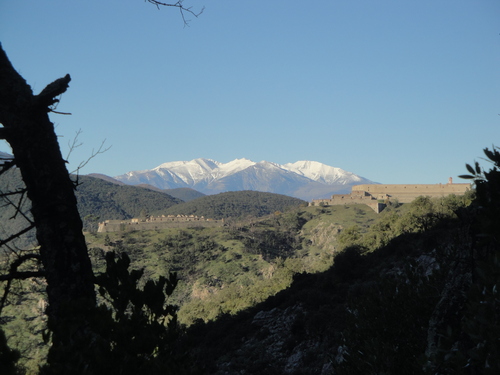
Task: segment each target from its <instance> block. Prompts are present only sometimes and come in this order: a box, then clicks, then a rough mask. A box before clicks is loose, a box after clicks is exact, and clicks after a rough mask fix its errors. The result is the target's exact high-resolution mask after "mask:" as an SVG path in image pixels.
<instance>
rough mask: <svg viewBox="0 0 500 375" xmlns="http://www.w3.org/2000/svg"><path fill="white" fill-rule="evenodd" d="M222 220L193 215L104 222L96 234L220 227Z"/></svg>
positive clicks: (100, 224)
mask: <svg viewBox="0 0 500 375" xmlns="http://www.w3.org/2000/svg"><path fill="white" fill-rule="evenodd" d="M223 225H224V220H215V219H205V218H204V217H203V216H202V217H198V216H195V215H168V216H165V215H162V216H150V217H148V218H146V219H138V218H134V219H131V220H106V221H104V222H102V223H99V227H98V229H97V232H100V233H103V232H128V231H133V230H156V229H167V228H190V227H220V226H223Z"/></svg>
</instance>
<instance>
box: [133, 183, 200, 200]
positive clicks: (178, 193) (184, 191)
mask: <svg viewBox="0 0 500 375" xmlns="http://www.w3.org/2000/svg"><path fill="white" fill-rule="evenodd" d="M134 186H140V187H142V188H144V189H150V190H154V191H159V192H161V193H165V194H168V195H170V196H172V197H174V198H178V199H180V200H181V201H184V202H189V201H192V200H193V199H196V198H200V197H204V196H205V194H203V193H200V192H199V191H196V190H194V189H191V188H176V189H160V188H157V187H154V186H151V185H147V184H140V185H134Z"/></svg>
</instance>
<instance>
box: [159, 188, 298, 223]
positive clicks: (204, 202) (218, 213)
mask: <svg viewBox="0 0 500 375" xmlns="http://www.w3.org/2000/svg"><path fill="white" fill-rule="evenodd" d="M300 205H307V202H305V201H303V200H301V199H297V198H292V197H289V196H287V195H281V194H274V193H263V192H259V191H249V190H244V191H231V192H227V193H220V194H216V195H207V196H205V197H201V198H197V199H194V200H192V201H189V202H186V203H182V204H179V205H177V206H174V207H171V208H170V209H168V210H167V211H166V212H165V213H166V214H169V215H178V214H181V215H197V216H205V217H209V218H212V219H225V218H229V217H243V216H253V217H261V216H265V215H269V214H271V213H274V212H276V211H281V212H283V211H286V210H287V209H289V208H292V207H299V206H300Z"/></svg>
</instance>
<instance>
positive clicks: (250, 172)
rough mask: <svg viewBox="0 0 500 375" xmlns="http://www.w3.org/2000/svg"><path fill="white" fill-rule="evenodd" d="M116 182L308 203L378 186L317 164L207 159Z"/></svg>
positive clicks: (131, 174)
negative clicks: (241, 193)
mask: <svg viewBox="0 0 500 375" xmlns="http://www.w3.org/2000/svg"><path fill="white" fill-rule="evenodd" d="M101 178H102V177H101ZM114 179H115V180H118V181H120V182H122V183H125V184H128V185H140V184H147V185H151V186H154V187H157V188H159V189H176V188H191V189H194V190H197V191H199V192H201V193H203V194H207V195H211V194H217V193H222V192H228V191H241V190H254V191H261V192H269V193H276V194H283V195H288V196H292V197H296V198H300V199H303V200H307V201H310V200H312V199H316V198H327V197H329V196H330V195H332V194H342V193H349V192H350V191H351V187H352V186H353V185H360V184H373V183H375V182H373V181H370V180H368V179H366V178H363V177H360V176H358V175H355V174H354V173H351V172H347V171H345V170H343V169H340V168H335V167H331V166H328V165H325V164H322V163H319V162H316V161H298V162H296V163H287V164H283V165H280V164H276V163H272V162H268V161H261V162H259V163H256V162H253V161H251V160H248V159H235V160H233V161H230V162H228V163H220V162H217V161H215V160H211V159H203V158H199V159H194V160H191V161H174V162H168V163H164V164H161V165H159V166H158V167H156V168H153V169H148V170H143V171H132V172H128V173H126V174H123V175H120V176H116V177H114Z"/></svg>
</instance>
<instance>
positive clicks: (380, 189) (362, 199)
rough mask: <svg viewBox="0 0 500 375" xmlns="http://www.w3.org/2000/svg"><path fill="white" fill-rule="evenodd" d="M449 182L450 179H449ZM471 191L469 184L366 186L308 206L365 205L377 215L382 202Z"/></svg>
mask: <svg viewBox="0 0 500 375" xmlns="http://www.w3.org/2000/svg"><path fill="white" fill-rule="evenodd" d="M450 181H451V179H450ZM470 189H471V186H470V184H453V183H451V182H450V183H448V184H416V185H396V184H393V185H379V184H373V185H370V184H366V185H355V186H353V187H352V190H351V194H334V195H332V197H331V198H330V199H313V200H312V202H311V203H309V205H310V206H337V205H346V204H366V205H367V206H369V207H371V208H372V209H373V210H374V211H375V212H377V213H379V212H380V211H382V210H383V209H384V207H385V204H384V202H387V201H391V200H392V201H395V200H397V201H398V202H399V203H410V202H412V201H413V200H414V199H415V198H417V197H420V196H429V197H432V198H438V197H444V196H446V195H450V194H455V195H464V194H465V193H466V192H467V191H469V190H470Z"/></svg>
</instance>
